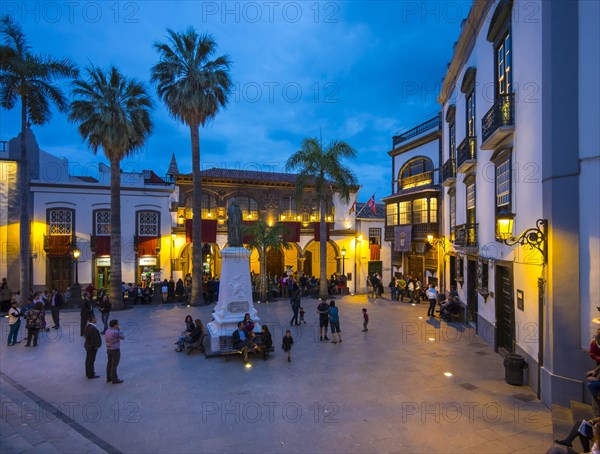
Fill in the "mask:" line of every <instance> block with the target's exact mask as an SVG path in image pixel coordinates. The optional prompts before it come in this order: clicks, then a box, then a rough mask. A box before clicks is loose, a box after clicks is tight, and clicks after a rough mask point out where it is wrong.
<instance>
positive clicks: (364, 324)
mask: <svg viewBox="0 0 600 454" xmlns="http://www.w3.org/2000/svg"><path fill="white" fill-rule="evenodd" d="M362 313H363V333H364V332H365V331H369V329H368V328H367V325H368V324H369V314H367V309H366V308H363V310H362Z"/></svg>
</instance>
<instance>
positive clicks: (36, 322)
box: [25, 301, 44, 347]
mask: <svg viewBox="0 0 600 454" xmlns="http://www.w3.org/2000/svg"><path fill="white" fill-rule="evenodd" d="M43 319H44V303H42V302H41V301H38V302H37V303H35V304H34V306H33V308H32V309H30V310H29V311H28V312H27V314H26V315H25V322H26V325H25V327H26V328H27V343H26V344H25V347H29V346H30V345H31V341H32V340H33V346H34V347H37V346H38V335H39V332H40V329H42V327H43V325H44V324H43Z"/></svg>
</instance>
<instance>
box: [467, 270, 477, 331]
mask: <svg viewBox="0 0 600 454" xmlns="http://www.w3.org/2000/svg"><path fill="white" fill-rule="evenodd" d="M467 321H468V322H473V323H475V326H477V263H476V262H475V260H467Z"/></svg>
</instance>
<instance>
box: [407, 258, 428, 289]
mask: <svg viewBox="0 0 600 454" xmlns="http://www.w3.org/2000/svg"><path fill="white" fill-rule="evenodd" d="M423 265H424V257H423V256H421V255H409V256H408V274H410V275H412V276H413V277H418V278H420V279H421V282H423V275H424V273H423V271H424V267H423Z"/></svg>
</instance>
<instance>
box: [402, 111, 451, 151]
mask: <svg viewBox="0 0 600 454" xmlns="http://www.w3.org/2000/svg"><path fill="white" fill-rule="evenodd" d="M439 127H440V116H439V115H436V116H435V117H433V118H432V119H430V120H427V121H426V122H425V123H421V124H420V125H419V126H416V127H414V128H412V129H409V130H408V131H406V132H403V133H402V134H398V135H395V136H394V137H393V138H392V142H393V146H394V148H396V145H398V144H401V143H402V142H406V141H407V140H409V139H412V138H413V137H417V136H418V135H420V134H423V133H424V132H425V131H428V130H430V129H433V128H439Z"/></svg>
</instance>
